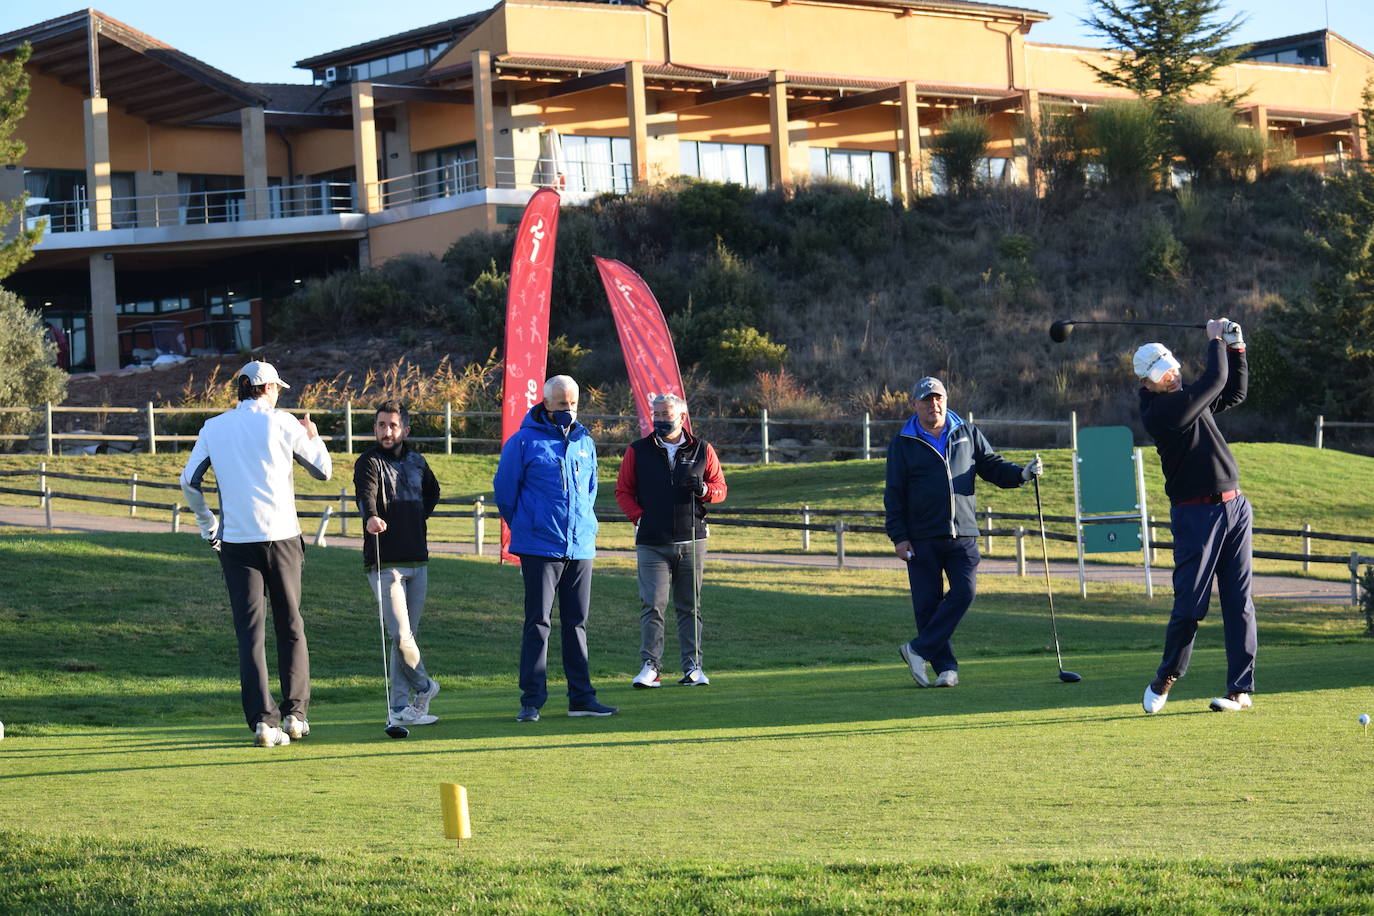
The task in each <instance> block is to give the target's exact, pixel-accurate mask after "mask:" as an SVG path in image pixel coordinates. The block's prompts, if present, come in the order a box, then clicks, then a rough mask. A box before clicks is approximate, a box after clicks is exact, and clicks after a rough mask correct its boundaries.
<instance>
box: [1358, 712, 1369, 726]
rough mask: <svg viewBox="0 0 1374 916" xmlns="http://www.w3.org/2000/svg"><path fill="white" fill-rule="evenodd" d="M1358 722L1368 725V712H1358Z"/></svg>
mask: <svg viewBox="0 0 1374 916" xmlns="http://www.w3.org/2000/svg"><path fill="white" fill-rule="evenodd" d="M1360 724H1361V725H1368V724H1369V713H1367V712H1362V713H1360Z"/></svg>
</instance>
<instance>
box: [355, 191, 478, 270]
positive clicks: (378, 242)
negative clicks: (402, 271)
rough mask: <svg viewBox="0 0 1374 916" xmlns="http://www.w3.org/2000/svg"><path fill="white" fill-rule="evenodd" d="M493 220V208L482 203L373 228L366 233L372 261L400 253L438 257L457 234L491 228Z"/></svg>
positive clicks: (457, 236)
mask: <svg viewBox="0 0 1374 916" xmlns="http://www.w3.org/2000/svg"><path fill="white" fill-rule="evenodd" d="M495 219H496V208H495V207H493V206H490V205H483V206H479V207H468V208H466V209H464V210H450V211H448V212H446V213H436V214H434V215H433V216H424V217H420V218H419V219H410V220H405V221H403V222H399V223H388V224H387V225H385V226H377V227H374V228H372V229H370V230H368V233H367V241H368V250H369V252H370V257H371V259H372V264H373V266H376V265H379V264H382V263H383V262H385V261H389V260H390V259H392V258H394V257H397V256H398V255H403V254H416V253H420V254H432V255H436V256H441V255H443V253H444V252H445V251H448V247H449V246H450V245H452V244H453V243H454V241H455V240H456V239H458V238H460V237H461V236H464V235H467V234H468V233H469V232H476V231H478V230H489V229H495V228H496V222H495Z"/></svg>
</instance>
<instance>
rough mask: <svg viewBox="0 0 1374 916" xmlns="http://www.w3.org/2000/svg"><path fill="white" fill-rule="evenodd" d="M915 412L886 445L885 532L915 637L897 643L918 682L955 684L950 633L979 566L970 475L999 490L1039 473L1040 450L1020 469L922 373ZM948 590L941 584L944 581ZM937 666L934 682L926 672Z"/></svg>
mask: <svg viewBox="0 0 1374 916" xmlns="http://www.w3.org/2000/svg"><path fill="white" fill-rule="evenodd" d="M911 401H912V405H913V407H914V408H915V413H914V414H913V415H912V417H911V419H910V420H908V421H907V424H906V426H904V427H903V428H902V431H901V432H899V433H898V434H897V435H896V437H895V438H893V440H892V444H891V445H889V446H888V447H887V486H886V488H885V489H884V491H883V505H884V507H885V508H886V509H887V534H888V537H890V538H892V545H893V549H894V550H895V551H896V553H897V556H898V557H900V558H901V559H903V560H905V561H906V572H907V580H908V582H909V583H910V585H911V605H912V609H913V610H914V611H915V613H916V638H915V639H913V640H910V641H908V642H904V643H902V644H901V646H899V647H898V651H899V652H901V655H902V661H904V662H906V663H907V667H908V669H909V670H910V671H911V678H912V680H914V681H915V682H916V683H917V684H918V685H919V686H921V687H931V686H935V687H954V686H957V685H958V683H959V662H958V660H957V659H956V658H955V657H954V647H953V646H952V645H951V643H950V638H951V637H952V636H953V635H954V630H955V628H956V627H958V626H959V621H960V620H962V619H963V617H964V614H965V613H966V612H967V611H968V609H969V607H970V606H971V605H972V604H973V595H974V591H975V586H976V583H977V571H978V560H979V556H978V522H977V519H976V518H975V517H974V509H975V505H974V498H973V484H974V478H975V475H976V476H978V477H981V478H983V479H984V480H986V481H987V482H988V483H992V484H996V485H997V486H999V487H1001V488H1003V489H1012V488H1014V487H1019V486H1022V485H1024V484H1025V483H1026V481H1028V480H1030V479H1031V478H1032V477H1039V476H1040V475H1041V473H1043V467H1042V466H1041V463H1040V456H1039V455H1037V456H1035V458H1034V459H1033V460H1032V461H1031V462H1030V463H1029V464H1027V465H1026V466H1025V467H1022V466H1021V465H1019V464H1013V463H1012V462H1010V461H1007V460H1006V459H1004V458H1003V457H1002V456H1001V455H999V454H997V453H996V452H994V451H993V450H992V446H991V445H989V444H988V440H987V439H986V438H985V437H984V436H983V433H982V431H981V430H980V429H978V427H976V426H974V425H973V424H972V423H969V422H967V421H965V420H964V419H963V418H962V417H960V416H959V415H958V414H956V413H955V412H954V411H952V410H950V409H949V408H948V407H947V406H946V404H945V386H944V383H943V382H941V381H940V380H939V379H937V378H930V377H927V378H923V379H921V380H920V381H918V382H917V383H916V387H915V388H914V389H912V392H911ZM946 579H948V581H949V588H948V590H946V588H945V580H946ZM927 664H929V665H930V666H931V667H932V668H933V669H934V671H935V675H936V676H935V680H934V682H933V683H932V681H931V679H930V675H929V674H928V673H927V671H926V665H927Z"/></svg>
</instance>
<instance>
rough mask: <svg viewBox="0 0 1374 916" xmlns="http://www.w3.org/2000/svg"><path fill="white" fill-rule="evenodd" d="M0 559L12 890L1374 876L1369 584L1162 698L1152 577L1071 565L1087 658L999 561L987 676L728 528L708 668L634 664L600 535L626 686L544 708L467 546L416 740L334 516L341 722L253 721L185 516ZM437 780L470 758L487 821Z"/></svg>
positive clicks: (446, 904)
mask: <svg viewBox="0 0 1374 916" xmlns="http://www.w3.org/2000/svg"><path fill="white" fill-rule="evenodd" d="M0 581H4V582H5V583H7V584H9V585H10V587H8V588H6V589H5V590H4V593H3V595H0V719H3V721H4V722H5V723H6V730H7V738H6V740H5V741H4V742H3V743H0V825H3V827H0V912H109V911H123V912H229V911H233V912H243V911H270V912H287V911H291V912H296V911H309V912H338V911H353V910H369V911H376V912H412V911H429V910H440V909H453V910H457V911H463V912H559V911H569V912H584V913H601V912H608V913H620V912H624V913H629V912H636V913H642V912H645V911H651V912H667V913H689V912H690V913H697V912H741V913H742V912H759V911H768V912H795V913H807V912H833V911H850V912H873V913H882V912H894V911H902V910H908V911H909V910H916V911H922V912H926V911H947V910H958V911H987V912H992V911H1003V912H1004V911H1008V910H1016V911H1021V910H1024V911H1034V912H1063V913H1086V912H1103V911H1110V912H1121V913H1131V912H1217V911H1221V910H1251V911H1264V912H1295V913H1296V912H1303V913H1312V912H1352V913H1353V912H1361V911H1365V910H1366V909H1367V903H1368V900H1369V899H1370V895H1371V893H1374V878H1372V877H1371V874H1372V873H1374V870H1371V868H1370V864H1371V861H1370V854H1369V850H1370V848H1371V844H1374V819H1371V818H1370V817H1369V816H1368V804H1369V802H1370V793H1369V788H1368V787H1369V780H1368V773H1369V768H1370V765H1371V763H1374V740H1371V739H1366V738H1365V737H1364V736H1363V735H1362V733H1361V732H1360V729H1359V727H1358V726H1357V725H1356V724H1355V721H1354V720H1355V717H1356V716H1357V715H1358V714H1359V713H1360V712H1364V711H1374V710H1372V709H1371V708H1372V707H1374V691H1371V690H1370V686H1369V685H1370V680H1369V671H1370V670H1371V658H1370V655H1371V649H1374V643H1371V641H1369V640H1367V639H1364V638H1362V637H1361V636H1360V635H1359V634H1360V633H1361V631H1362V629H1363V622H1362V620H1361V619H1360V618H1359V616H1358V615H1357V613H1356V612H1355V611H1354V610H1353V609H1349V608H1342V607H1333V606H1329V605H1305V604H1301V603H1285V602H1276V601H1264V602H1262V603H1261V605H1260V621H1261V624H1260V639H1261V656H1260V669H1259V688H1260V690H1261V693H1260V694H1258V695H1257V699H1256V706H1255V708H1254V709H1253V710H1250V711H1249V712H1247V713H1245V714H1237V715H1226V716H1218V715H1215V714H1210V713H1206V712H1204V710H1205V705H1206V699H1207V698H1208V697H1210V696H1212V695H1213V694H1214V693H1215V692H1217V691H1219V690H1220V689H1221V687H1222V683H1223V678H1224V658H1223V654H1222V652H1221V651H1220V648H1219V646H1220V641H1221V638H1220V623H1219V621H1217V620H1215V619H1211V620H1209V621H1207V622H1206V623H1205V624H1204V627H1203V630H1202V632H1201V634H1200V637H1199V644H1198V651H1197V653H1196V654H1195V656H1194V662H1193V670H1192V671H1191V672H1190V675H1189V677H1187V678H1185V679H1184V680H1183V681H1181V682H1180V683H1179V685H1178V686H1177V687H1175V689H1174V691H1173V694H1172V697H1173V698H1172V699H1171V701H1170V704H1169V706H1168V707H1166V709H1165V711H1164V712H1163V713H1162V714H1160V715H1158V716H1155V717H1148V718H1147V717H1145V716H1144V715H1143V714H1141V712H1140V709H1139V705H1138V703H1139V694H1140V691H1141V689H1142V687H1143V685H1144V682H1145V680H1146V679H1148V677H1149V675H1150V674H1151V672H1152V670H1153V667H1154V665H1155V664H1156V662H1157V660H1158V647H1159V644H1160V641H1161V639H1162V636H1163V626H1164V621H1165V619H1166V618H1167V614H1168V606H1167V603H1165V602H1164V601H1162V600H1156V601H1154V602H1147V601H1145V600H1144V599H1143V598H1142V597H1141V596H1140V595H1139V593H1138V589H1133V588H1126V587H1122V588H1110V587H1105V586H1104V587H1102V588H1101V589H1095V590H1094V592H1095V594H1094V597H1093V598H1092V599H1091V600H1089V601H1080V600H1078V599H1077V598H1073V597H1066V598H1063V599H1061V600H1060V601H1059V602H1057V605H1056V606H1057V610H1059V612H1060V635H1061V638H1062V639H1063V642H1064V648H1065V649H1066V650H1067V651H1068V657H1067V658H1066V663H1067V665H1068V667H1070V668H1072V669H1074V670H1077V671H1079V672H1080V673H1082V674H1083V675H1084V680H1083V682H1082V683H1080V684H1077V685H1065V684H1061V683H1059V681H1058V680H1057V679H1056V678H1055V677H1054V667H1053V666H1054V655H1053V649H1052V647H1050V646H1049V645H1047V644H1048V643H1049V639H1048V626H1047V620H1046V614H1045V609H1044V594H1043V591H1042V590H1039V589H1038V588H1037V587H1036V585H1035V584H1034V583H1033V582H1031V581H1028V580H1018V579H1015V578H1010V577H991V576H985V577H983V579H982V581H981V582H980V586H981V588H980V595H979V599H978V602H977V604H976V605H975V607H974V610H973V611H972V612H971V613H970V614H969V616H968V617H967V618H966V620H965V623H964V625H963V626H962V627H961V629H960V631H959V638H958V641H957V643H958V648H959V651H960V655H961V658H962V660H963V665H962V669H961V678H962V681H963V683H962V684H961V686H960V687H959V688H958V689H956V690H948V691H935V690H927V691H922V690H918V689H916V688H915V687H914V686H913V685H912V683H911V681H910V678H909V676H908V675H907V674H906V672H905V669H904V667H903V666H902V664H901V663H900V661H899V660H898V658H897V653H896V650H895V646H896V644H897V643H898V642H899V641H900V640H901V639H902V638H903V636H905V635H907V634H908V633H909V631H910V628H911V622H910V606H909V603H908V600H907V597H906V594H905V588H904V582H903V581H901V579H900V577H899V575H898V574H897V573H895V572H893V573H871V572H870V573H864V574H856V573H853V572H844V571H838V570H833V569H814V570H813V569H786V570H779V569H755V568H744V567H731V566H725V565H713V566H712V567H710V568H709V570H708V575H707V579H706V585H705V590H704V595H703V605H704V607H705V608H706V614H707V637H706V651H707V667H708V670H709V671H710V672H711V674H712V678H713V683H712V686H711V687H710V688H706V689H697V690H685V689H678V688H672V687H667V688H664V689H662V690H658V691H649V692H636V691H632V690H630V689H629V687H628V679H629V676H630V675H631V674H632V673H633V672H634V671H635V670H637V668H638V659H637V648H638V627H637V615H638V607H637V602H636V600H635V587H634V572H633V568H632V565H631V564H629V563H625V562H599V563H598V567H597V574H596V580H595V584H594V587H593V612H592V621H591V625H590V630H589V638H590V641H591V645H592V662H593V670H594V674H595V677H596V679H597V682H598V686H599V688H600V694H601V697H602V698H603V699H604V700H606V701H608V702H611V703H613V704H617V705H620V706H621V707H622V710H623V711H622V714H621V715H620V716H617V717H615V718H612V719H605V720H587V719H568V718H567V717H565V716H563V715H562V714H561V710H562V706H561V703H560V699H561V687H560V686H558V685H554V686H553V688H552V690H551V694H552V698H551V700H550V703H549V705H548V706H546V707H545V713H546V715H545V718H544V719H543V721H541V722H540V723H538V724H536V725H533V726H529V725H517V724H516V723H515V722H514V721H513V717H514V712H515V711H516V707H517V705H518V690H517V688H516V686H515V683H514V680H515V678H514V666H515V655H516V645H517V642H518V635H519V625H520V624H519V616H520V611H519V606H520V585H519V578H518V575H517V574H516V573H515V572H514V571H513V570H511V569H509V568H503V567H498V566H497V565H496V564H494V563H492V562H491V561H489V560H482V559H476V558H470V557H461V558H448V557H444V558H437V559H436V560H435V561H434V563H433V569H432V571H431V589H432V591H431V603H430V607H429V610H427V612H426V616H425V623H424V627H423V630H422V634H421V637H422V638H421V645H422V646H423V647H424V651H425V655H426V660H427V664H428V665H429V666H430V668H431V669H432V670H433V671H434V673H435V675H436V676H437V677H439V678H440V679H441V680H442V682H443V684H444V691H443V693H442V694H440V696H439V699H438V700H437V701H436V703H435V711H436V712H437V713H439V714H440V715H441V716H442V721H441V722H440V723H439V724H437V725H435V726H432V727H428V728H421V729H416V730H415V731H414V733H413V734H412V737H411V738H410V739H409V740H407V741H389V740H387V739H386V738H385V737H384V736H383V735H382V733H381V724H382V723H381V712H382V711H381V707H382V705H383V704H382V698H381V684H380V677H379V676H378V675H379V672H378V671H377V670H376V669H377V667H378V659H377V656H378V654H379V651H380V650H379V646H378V636H377V624H376V611H375V605H373V604H372V601H371V599H370V597H369V592H368V590H367V587H366V584H365V581H366V580H365V579H364V578H363V576H362V572H361V564H360V561H359V558H358V556H357V554H355V553H351V552H348V551H340V550H319V549H311V550H310V551H309V553H308V558H307V564H306V570H305V597H304V601H303V606H304V609H305V614H306V619H307V632H308V636H309V639H310V643H311V651H312V665H313V673H314V678H313V682H314V701H313V705H312V711H311V720H312V724H313V726H314V728H315V734H314V735H312V736H311V738H309V739H308V740H306V741H302V742H298V743H296V744H293V745H291V746H290V747H287V748H279V749H271V750H262V749H257V748H253V747H250V746H249V733H248V731H247V730H246V729H245V728H244V726H243V723H242V720H241V713H240V711H239V708H238V695H237V678H236V673H235V672H236V669H235V660H234V650H233V635H232V628H231V627H230V624H229V621H228V612H227V609H226V607H225V599H224V592H223V584H222V581H221V579H220V576H219V573H218V570H217V567H216V565H215V564H214V562H213V560H212V558H211V556H210V554H209V553H208V551H205V550H204V548H203V547H201V546H200V545H199V544H198V543H197V542H196V541H194V540H193V539H191V538H171V537H167V536H165V535H99V536H96V535H52V534H47V533H37V532H30V533H25V532H21V533H19V534H17V535H15V534H9V533H7V534H6V535H5V536H4V538H3V540H0ZM1056 587H1057V590H1062V591H1063V592H1065V593H1067V592H1069V590H1070V589H1069V583H1067V582H1063V583H1057V586H1056ZM1099 591H1100V592H1101V594H1097V592H1099ZM555 646H556V640H555ZM673 648H675V644H674V642H673V640H672V638H671V637H670V643H669V651H670V653H671V651H672V650H673ZM551 657H554V658H556V657H557V654H556V648H551ZM554 667H555V668H556V667H557V666H556V664H555V666H554ZM443 781H454V782H459V783H461V784H463V785H465V786H466V787H467V789H468V794H469V799H470V804H471V812H472V821H473V829H474V837H473V839H472V840H471V841H469V842H466V843H464V845H463V846H462V847H461V848H456V847H455V846H454V844H453V843H451V842H445V841H443V840H441V839H439V836H440V833H441V823H440V818H439V806H438V798H437V796H438V792H437V787H436V783H438V782H443Z"/></svg>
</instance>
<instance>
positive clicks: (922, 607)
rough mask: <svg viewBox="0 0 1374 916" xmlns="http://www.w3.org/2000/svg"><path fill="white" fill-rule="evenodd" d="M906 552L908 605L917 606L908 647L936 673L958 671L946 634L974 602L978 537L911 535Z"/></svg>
mask: <svg viewBox="0 0 1374 916" xmlns="http://www.w3.org/2000/svg"><path fill="white" fill-rule="evenodd" d="M911 552H912V554H913V556H912V558H911V559H910V560H908V561H907V564H906V575H907V580H908V581H909V582H910V583H911V607H912V610H914V611H915V612H916V638H915V639H913V640H912V641H911V648H912V651H914V652H915V653H916V654H917V655H919V656H921V658H924V659H925V660H926V661H928V662H930V666H931V667H932V668H934V669H935V673H936V674H939V673H940V672H942V671H958V670H959V661H958V659H956V658H955V657H954V647H953V645H951V644H950V638H951V637H952V636H953V635H954V630H955V628H956V627H958V626H959V621H961V620H963V619H964V614H966V613H967V612H968V609H969V606H970V605H972V604H973V596H974V593H975V591H976V589H977V576H978V560H979V559H980V558H979V555H978V539H977V538H927V539H923V540H918V541H912V542H911ZM946 578H948V580H949V589H948V590H946V589H945V579H946Z"/></svg>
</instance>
